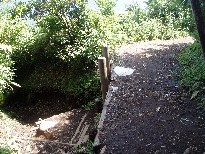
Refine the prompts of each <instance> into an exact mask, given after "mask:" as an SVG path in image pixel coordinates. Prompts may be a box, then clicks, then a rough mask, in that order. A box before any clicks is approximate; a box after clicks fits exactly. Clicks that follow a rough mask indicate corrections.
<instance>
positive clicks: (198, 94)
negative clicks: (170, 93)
mask: <svg viewBox="0 0 205 154" xmlns="http://www.w3.org/2000/svg"><path fill="white" fill-rule="evenodd" d="M179 62H180V64H181V66H182V68H181V76H180V78H181V84H182V85H183V86H185V87H187V88H188V89H189V92H190V93H191V94H192V96H191V98H198V99H200V100H203V101H202V103H201V104H200V105H202V106H204V107H205V101H204V98H205V93H204V89H205V61H204V58H203V55H202V51H201V46H200V43H199V42H198V41H196V42H195V43H194V44H192V45H190V46H188V47H187V48H186V49H185V50H184V51H183V52H182V53H181V55H180V57H179Z"/></svg>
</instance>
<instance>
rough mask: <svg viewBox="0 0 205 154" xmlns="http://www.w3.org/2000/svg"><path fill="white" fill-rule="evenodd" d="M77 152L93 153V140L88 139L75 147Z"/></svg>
mask: <svg viewBox="0 0 205 154" xmlns="http://www.w3.org/2000/svg"><path fill="white" fill-rule="evenodd" d="M75 151H76V152H79V153H81V152H82V153H86V154H93V153H94V152H93V142H92V141H90V140H88V141H87V142H86V143H84V145H79V146H77V147H76V148H75Z"/></svg>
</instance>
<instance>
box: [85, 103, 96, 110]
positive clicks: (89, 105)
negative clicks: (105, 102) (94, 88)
mask: <svg viewBox="0 0 205 154" xmlns="http://www.w3.org/2000/svg"><path fill="white" fill-rule="evenodd" d="M94 106H95V104H94V102H91V101H90V102H88V103H86V104H84V105H83V106H82V107H83V109H85V110H91V109H93V108H94Z"/></svg>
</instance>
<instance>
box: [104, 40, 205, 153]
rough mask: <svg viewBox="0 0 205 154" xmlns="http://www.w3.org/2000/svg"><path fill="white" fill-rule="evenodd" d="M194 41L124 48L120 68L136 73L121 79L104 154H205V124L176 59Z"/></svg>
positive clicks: (106, 129)
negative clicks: (181, 82)
mask: <svg viewBox="0 0 205 154" xmlns="http://www.w3.org/2000/svg"><path fill="white" fill-rule="evenodd" d="M192 42H193V40H192V39H191V38H182V39H177V40H168V41H151V42H140V43H134V44H131V45H127V46H123V47H121V48H120V49H119V50H118V53H119V54H120V55H121V58H120V61H119V63H118V64H117V65H118V66H123V67H129V68H133V69H134V70H135V71H134V73H133V74H132V75H129V76H121V77H120V76H116V77H115V78H116V79H115V81H113V82H111V85H112V86H114V87H118V89H117V90H116V91H115V92H112V96H111V101H110V103H109V105H108V108H107V114H106V118H105V120H104V123H103V124H104V125H103V128H102V130H101V131H100V141H101V143H103V144H104V145H106V150H105V152H104V153H114V154H118V153H122V154H125V153H126V154H145V153H152V154H154V153H156V154H159V153H161V154H165V153H167V154H174V153H175V154H182V153H184V152H186V153H200V154H202V153H203V152H205V143H204V142H205V121H204V119H203V117H201V114H200V113H199V111H198V110H197V109H196V107H197V104H196V102H194V101H191V100H190V99H189V98H190V96H187V94H186V91H185V90H183V88H182V87H181V86H180V85H179V83H178V81H177V77H178V75H177V73H176V72H177V70H179V65H178V61H177V59H176V57H177V55H178V54H179V53H180V50H181V49H183V48H184V47H185V46H187V45H188V44H189V43H192Z"/></svg>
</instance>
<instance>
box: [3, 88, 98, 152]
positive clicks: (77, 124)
mask: <svg viewBox="0 0 205 154" xmlns="http://www.w3.org/2000/svg"><path fill="white" fill-rule="evenodd" d="M15 95H18V97H12V98H11V99H10V100H9V101H8V102H6V103H5V104H3V105H1V106H0V107H1V108H0V154H11V153H15V154H42V153H45V154H51V153H52V154H54V153H55V154H64V153H78V152H80V151H85V150H92V142H91V140H94V134H93V133H94V131H93V130H94V129H95V128H96V125H97V124H96V120H95V118H97V117H98V116H97V115H98V114H97V112H96V110H95V109H89V110H86V109H83V108H82V107H79V106H71V104H74V103H73V100H72V99H71V100H70V101H72V103H71V102H70V103H69V100H66V99H65V98H64V97H63V95H61V94H58V93H47V94H46V93H42V94H35V96H36V97H37V98H35V99H34V100H33V102H32V103H31V102H30V103H28V102H26V101H25V99H27V98H28V97H27V94H26V93H24V94H23V92H20V93H18V94H15ZM26 103H27V104H26ZM89 148H91V149H89Z"/></svg>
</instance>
